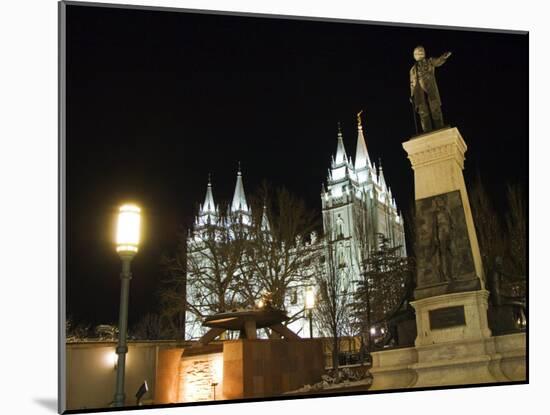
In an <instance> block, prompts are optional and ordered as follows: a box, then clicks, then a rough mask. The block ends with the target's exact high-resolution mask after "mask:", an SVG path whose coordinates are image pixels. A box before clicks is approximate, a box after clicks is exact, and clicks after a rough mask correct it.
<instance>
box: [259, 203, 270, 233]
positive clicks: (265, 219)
mask: <svg viewBox="0 0 550 415" xmlns="http://www.w3.org/2000/svg"><path fill="white" fill-rule="evenodd" d="M260 228H261V230H262V231H264V232H269V230H270V227H269V219H268V217H267V206H266V205H265V204H264V210H263V212H262V223H261V226H260Z"/></svg>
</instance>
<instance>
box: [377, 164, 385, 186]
mask: <svg viewBox="0 0 550 415" xmlns="http://www.w3.org/2000/svg"><path fill="white" fill-rule="evenodd" d="M378 164H379V165H380V173H378V184H379V185H380V187H382V189H385V188H386V179H385V178H384V170H383V169H382V159H380V158H378Z"/></svg>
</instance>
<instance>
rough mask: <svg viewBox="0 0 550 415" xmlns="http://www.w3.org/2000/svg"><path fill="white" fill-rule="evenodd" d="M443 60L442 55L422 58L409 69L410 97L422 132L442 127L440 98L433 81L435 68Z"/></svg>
mask: <svg viewBox="0 0 550 415" xmlns="http://www.w3.org/2000/svg"><path fill="white" fill-rule="evenodd" d="M445 61H446V58H445V57H444V56H440V57H439V58H428V59H422V60H420V61H418V62H416V63H415V64H414V65H413V67H412V68H411V70H410V80H411V97H412V99H413V102H414V107H415V110H416V111H417V112H418V114H419V115H420V122H421V123H422V130H423V131H424V132H428V131H432V130H433V129H436V130H437V129H439V128H441V127H443V114H442V113H441V98H440V97H439V90H438V89H437V82H436V81H435V68H436V67H438V66H441V65H443V64H444V63H445Z"/></svg>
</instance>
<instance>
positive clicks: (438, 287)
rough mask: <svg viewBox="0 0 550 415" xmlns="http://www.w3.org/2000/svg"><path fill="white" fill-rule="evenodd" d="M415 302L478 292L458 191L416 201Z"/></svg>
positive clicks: (478, 285)
mask: <svg viewBox="0 0 550 415" xmlns="http://www.w3.org/2000/svg"><path fill="white" fill-rule="evenodd" d="M416 229H417V260H418V264H417V288H416V291H415V298H416V299H419V298H425V297H430V296H434V295H442V294H448V293H453V292H463V291H473V290H478V289H480V281H479V278H478V277H477V275H476V272H475V267H474V261H473V257H472V251H471V248H470V241H469V239H468V231H467V227H466V219H465V216H464V207H463V204H462V199H461V196H460V192H459V191H458V190H456V191H453V192H448V193H443V194H440V195H436V196H432V197H427V198H424V199H419V200H417V201H416Z"/></svg>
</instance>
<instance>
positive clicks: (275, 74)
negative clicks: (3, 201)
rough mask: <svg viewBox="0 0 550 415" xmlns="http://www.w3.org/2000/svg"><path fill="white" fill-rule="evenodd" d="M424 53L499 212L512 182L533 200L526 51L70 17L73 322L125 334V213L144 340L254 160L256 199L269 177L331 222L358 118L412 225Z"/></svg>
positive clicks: (165, 19)
mask: <svg viewBox="0 0 550 415" xmlns="http://www.w3.org/2000/svg"><path fill="white" fill-rule="evenodd" d="M418 44H422V45H424V47H425V48H426V52H427V55H428V56H439V55H441V54H442V53H443V52H445V51H447V50H450V51H452V52H453V55H452V56H451V57H450V58H449V60H448V61H447V63H446V64H445V65H443V66H442V67H440V68H438V69H437V70H436V77H437V80H438V85H439V90H440V93H441V97H442V101H443V108H442V109H443V115H444V117H445V121H446V122H447V123H449V124H451V125H452V126H456V127H458V128H459V130H460V132H461V134H462V136H463V137H464V139H465V141H466V143H467V144H468V146H469V148H468V151H467V153H466V163H465V177H466V181H467V183H468V182H470V181H471V179H472V178H473V177H474V176H475V172H476V170H477V169H479V171H480V173H481V177H482V179H483V180H484V183H485V185H486V186H487V187H488V188H489V190H490V192H491V195H492V196H493V197H494V201H495V203H496V204H497V206H499V209H500V210H501V212H502V210H503V209H504V208H503V207H502V204H503V201H504V200H505V198H504V195H503V193H504V189H505V185H506V184H507V183H517V182H520V183H522V184H523V186H524V188H525V189H526V188H527V155H528V36H527V35H520V34H504V33H487V32H483V33H481V32H471V31H456V30H440V29H427V28H405V27H389V26H374V25H367V24H357V23H345V24H344V23H334V22H318V21H300V20H285V19H280V18H258V17H236V16H222V15H213V14H211V15H206V14H191V13H178V12H167V11H151V10H147V11H146V10H128V9H117V8H103V7H91V6H75V5H70V6H67V194H66V196H67V198H66V200H67V311H68V315H69V316H71V317H72V318H73V320H74V321H75V322H76V323H78V322H89V323H91V324H92V325H95V324H99V323H109V322H116V321H117V319H118V306H119V293H120V280H119V274H120V260H119V258H118V256H117V254H116V252H115V247H114V243H113V240H114V221H115V214H116V211H117V208H118V206H119V205H120V204H121V203H123V202H126V201H134V202H137V203H139V204H140V205H141V207H142V210H143V216H144V224H145V229H144V234H143V243H142V246H141V248H140V252H139V254H138V255H137V256H136V258H135V259H134V262H133V266H132V269H133V279H132V282H131V287H130V308H129V313H130V325H132V324H133V323H135V322H136V321H137V320H139V318H140V317H141V316H142V315H144V314H145V313H147V312H150V311H155V309H156V306H157V299H156V297H155V292H156V289H157V287H158V281H159V278H160V276H161V273H162V270H161V268H160V266H159V259H160V256H161V254H162V253H163V252H170V251H172V250H174V249H175V246H176V244H177V235H178V230H181V229H185V228H186V227H187V226H188V225H189V224H190V223H191V222H192V219H193V216H194V215H195V214H196V211H197V207H198V203H202V201H203V199H204V193H205V190H206V183H207V178H208V173H211V174H212V182H213V190H214V198H215V201H216V203H221V202H223V201H228V200H230V198H231V197H232V194H233V189H234V185H235V178H236V171H237V164H238V162H239V161H240V162H241V166H242V171H243V178H244V186H245V191H246V192H247V193H248V194H251V193H252V192H253V191H254V190H255V188H257V186H258V185H259V184H260V183H261V181H262V180H263V179H267V180H268V181H269V182H271V183H273V184H275V185H284V186H285V187H287V188H288V189H289V190H291V191H292V192H293V193H295V194H297V195H299V196H301V197H302V198H304V199H305V201H306V203H307V204H308V206H309V207H310V208H311V209H314V210H316V211H318V212H319V215H320V209H321V206H320V205H321V203H320V189H321V183H322V182H324V181H325V180H326V176H327V169H328V167H329V166H330V157H331V155H332V154H334V152H335V150H336V132H337V127H336V126H337V122H338V121H340V122H341V124H342V129H343V133H344V142H345V145H346V150H347V152H348V155H351V156H355V143H356V139H357V130H356V121H355V120H356V118H355V114H356V113H357V112H358V111H359V110H360V109H364V110H365V114H366V123H364V127H365V135H366V141H367V147H368V149H369V153H370V156H371V159H372V160H374V161H376V163H377V164H378V159H379V158H381V159H382V163H383V168H384V175H385V177H386V181H387V183H388V184H389V185H390V186H391V188H392V191H393V194H394V196H395V198H396V201H397V205H398V208H399V209H402V210H403V211H404V213H405V214H406V211H407V210H408V208H409V206H410V204H411V203H412V200H413V192H414V191H413V189H414V187H413V173H412V170H411V168H410V163H409V161H408V159H407V157H406V153H405V151H404V150H403V149H402V147H401V143H402V142H403V141H406V140H407V139H408V138H410V136H411V135H413V134H414V124H413V118H412V113H411V105H410V103H409V101H408V96H409V69H410V67H411V66H412V64H413V57H412V50H413V49H414V47H415V46H416V45H418ZM364 119H365V118H364Z"/></svg>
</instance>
